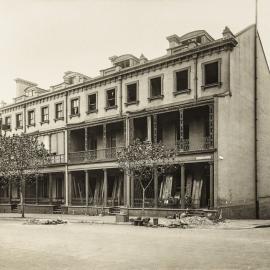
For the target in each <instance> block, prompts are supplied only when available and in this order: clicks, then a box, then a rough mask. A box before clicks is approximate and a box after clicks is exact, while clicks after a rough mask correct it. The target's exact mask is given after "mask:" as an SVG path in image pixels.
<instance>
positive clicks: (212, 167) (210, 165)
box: [209, 162, 214, 208]
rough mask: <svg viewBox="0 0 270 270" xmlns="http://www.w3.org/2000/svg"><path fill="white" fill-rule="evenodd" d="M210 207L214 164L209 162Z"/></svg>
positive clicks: (212, 204) (212, 194)
mask: <svg viewBox="0 0 270 270" xmlns="http://www.w3.org/2000/svg"><path fill="white" fill-rule="evenodd" d="M209 175H210V179H209V184H210V208H213V207H214V164H213V162H209Z"/></svg>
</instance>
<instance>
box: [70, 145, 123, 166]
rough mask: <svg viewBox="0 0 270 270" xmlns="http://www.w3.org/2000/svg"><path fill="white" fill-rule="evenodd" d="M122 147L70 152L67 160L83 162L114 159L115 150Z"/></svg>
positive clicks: (119, 149) (117, 150)
mask: <svg viewBox="0 0 270 270" xmlns="http://www.w3.org/2000/svg"><path fill="white" fill-rule="evenodd" d="M123 148H124V147H123V146H121V147H111V148H105V149H96V150H88V151H79V152H70V153H69V162H70V163H84V162H96V161H101V160H102V161H104V160H105V161H106V160H115V159H116V154H117V152H119V151H121V150H122V149H123Z"/></svg>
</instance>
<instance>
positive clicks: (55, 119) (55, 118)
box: [54, 101, 64, 122]
mask: <svg viewBox="0 0 270 270" xmlns="http://www.w3.org/2000/svg"><path fill="white" fill-rule="evenodd" d="M58 105H62V116H61V117H58V116H57V106H58ZM59 120H64V101H61V102H57V103H55V104H54V121H55V122H56V121H59Z"/></svg>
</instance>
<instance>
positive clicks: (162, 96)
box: [148, 74, 164, 102]
mask: <svg viewBox="0 0 270 270" xmlns="http://www.w3.org/2000/svg"><path fill="white" fill-rule="evenodd" d="M159 77H160V82H161V89H160V95H158V96H154V97H153V96H152V86H151V80H153V79H156V78H159ZM163 91H164V74H159V75H155V76H151V77H149V78H148V101H149V102H151V101H153V100H157V99H163V98H164V94H163Z"/></svg>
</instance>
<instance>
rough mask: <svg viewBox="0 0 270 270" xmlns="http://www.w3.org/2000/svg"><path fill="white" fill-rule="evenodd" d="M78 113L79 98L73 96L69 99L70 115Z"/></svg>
mask: <svg viewBox="0 0 270 270" xmlns="http://www.w3.org/2000/svg"><path fill="white" fill-rule="evenodd" d="M78 114H79V99H78V98H75V99H72V100H71V115H78Z"/></svg>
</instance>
